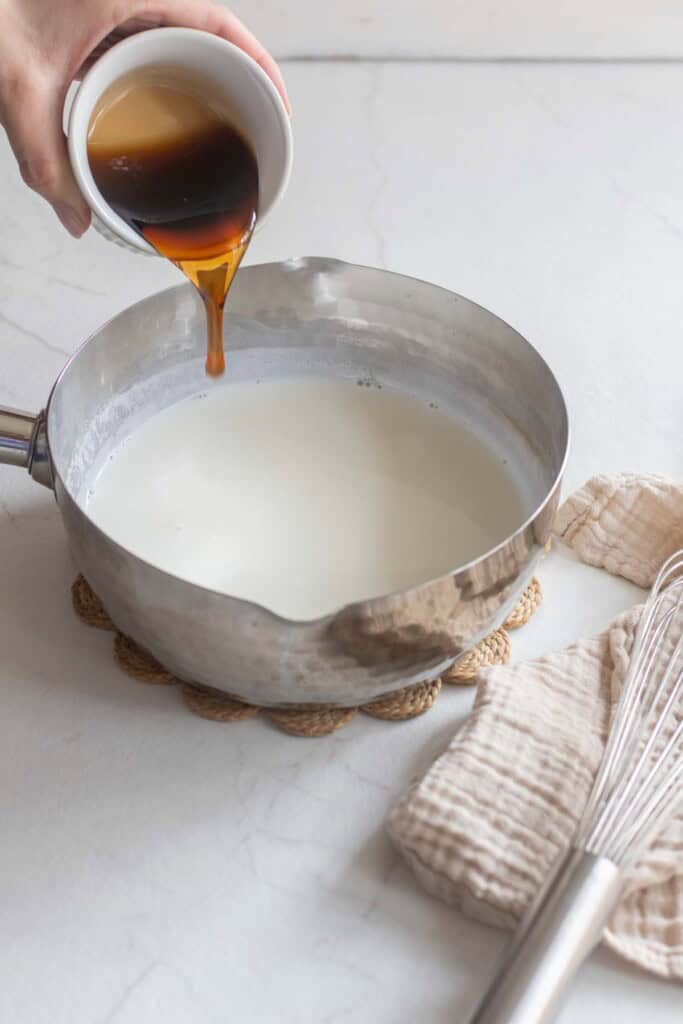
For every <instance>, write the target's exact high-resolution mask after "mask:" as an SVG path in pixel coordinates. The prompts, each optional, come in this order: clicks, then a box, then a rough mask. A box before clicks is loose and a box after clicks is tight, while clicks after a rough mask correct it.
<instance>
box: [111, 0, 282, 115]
mask: <svg viewBox="0 0 683 1024" xmlns="http://www.w3.org/2000/svg"><path fill="white" fill-rule="evenodd" d="M136 15H137V16H136V17H135V18H131V19H130V21H129V22H125V23H124V24H123V25H121V26H120V28H121V29H124V30H125V29H127V28H128V26H130V31H132V32H135V31H139V30H140V28H141V27H148V28H149V27H152V26H153V25H156V26H159V25H179V26H182V27H183V28H197V29H201V30H203V31H204V32H211V33H212V34H213V35H216V36H220V37H221V38H222V39H227V41H228V42H229V43H234V44H235V46H239V48H240V50H244V52H245V53H248V54H249V56H250V57H252V58H253V59H254V60H255V61H256V63H257V64H259V65H260V66H261V67H262V68H263V70H264V71H265V73H266V74H267V75H268V77H269V78H270V80H271V81H272V83H273V85H274V86H275V88H276V89H277V91H278V92H279V93H280V96H281V97H282V100H283V102H284V104H285V107H286V108H287V112H288V113H290V114H291V112H292V108H291V106H290V103H289V98H288V96H287V89H286V87H285V82H284V79H283V77H282V74H281V72H280V69H279V67H278V66H277V63H276V61H275V60H274V58H273V57H272V56H271V55H270V54H269V53H268V51H267V50H266V48H265V47H264V46H263V45H262V44H261V43H260V42H259V41H258V39H257V38H256V36H254V35H253V34H252V33H251V32H250V31H249V29H248V28H247V27H246V25H244V24H242V22H241V21H240V20H239V18H238V17H237V16H236V15H234V14H233V13H232V11H229V10H228V9H227V8H226V7H222V6H218V5H217V4H215V3H213V2H212V0H151V2H148V3H141V4H140V5H139V6H138V7H137V9H136Z"/></svg>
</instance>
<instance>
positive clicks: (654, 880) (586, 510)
mask: <svg viewBox="0 0 683 1024" xmlns="http://www.w3.org/2000/svg"><path fill="white" fill-rule="evenodd" d="M555 532H556V535H557V536H558V537H559V538H560V539H561V540H562V541H564V542H565V543H566V544H568V545H569V546H570V547H572V548H573V549H574V551H575V552H576V553H577V555H578V556H579V557H580V558H581V559H582V560H583V561H584V562H587V563H589V564H590V565H594V566H599V567H601V568H604V569H607V570H608V571H609V572H611V573H615V574H618V575H620V576H624V577H625V578H626V579H628V580H632V581H633V582H635V583H637V584H639V585H640V586H642V587H649V586H650V585H651V584H652V583H653V581H654V578H655V576H656V573H657V571H658V569H659V567H660V565H661V564H662V562H663V561H664V560H665V559H666V558H667V557H668V556H669V555H670V554H672V553H673V552H674V551H675V550H677V549H678V548H681V547H683V486H680V485H677V484H674V483H671V482H670V481H668V480H665V479H663V478H659V477H642V476H620V477H613V478H610V477H595V478H594V479H592V480H591V481H589V483H588V484H587V485H586V486H585V487H584V488H582V489H581V490H580V491H578V492H577V493H576V494H574V495H572V496H571V497H570V498H569V499H568V501H566V502H565V504H564V505H563V507H562V508H561V510H560V513H559V517H558V521H557V523H556V526H555ZM639 614H640V609H639V608H635V609H633V610H632V611H630V612H628V613H626V614H624V615H622V616H621V617H620V618H619V619H617V621H616V622H614V623H613V624H612V625H611V626H610V627H609V628H608V629H607V630H606V631H605V632H604V633H602V634H600V635H599V636H596V637H593V638H592V639H589V640H583V641H580V642H579V643H576V644H574V645H573V646H572V647H568V648H566V649H565V650H563V651H559V652H558V653H556V654H551V655H548V656H547V657H543V658H539V659H538V660H536V661H531V662H527V663H523V664H518V665H514V666H512V667H498V668H492V669H489V670H487V671H485V672H483V673H482V674H481V676H480V678H479V680H478V683H479V686H478V691H477V696H476V700H475V703H474V708H473V710H472V714H471V715H470V717H469V719H468V720H467V722H466V723H465V725H464V726H463V727H462V728H461V730H460V731H459V732H458V733H457V735H456V736H455V737H454V739H453V741H452V742H451V745H450V746H449V748H448V750H447V751H446V752H445V754H443V755H442V756H441V757H440V758H439V759H438V760H437V761H436V762H435V763H434V764H433V765H432V767H431V768H430V769H429V771H428V772H427V774H426V776H425V777H424V778H423V779H422V780H421V781H420V782H417V783H416V784H415V785H414V786H413V787H412V788H411V789H410V790H409V791H408V792H407V793H406V794H405V795H404V796H403V798H402V799H401V800H400V801H399V803H398V804H397V806H396V807H395V808H394V810H393V812H392V814H391V817H390V820H389V832H390V834H391V836H392V838H393V839H394V841H395V842H396V844H397V845H398V847H399V848H400V850H401V851H402V852H403V854H404V855H405V857H406V858H407V860H408V861H409V863H410V864H411V866H412V868H413V870H414V871H415V874H416V875H417V877H418V879H419V880H420V882H422V884H423V885H424V886H425V888H426V889H428V890H429V891H430V892H431V893H433V894H434V895H435V896H438V897H440V898H441V899H444V900H446V901H447V902H449V903H452V904H454V905H455V906H457V907H459V908H460V909H461V910H462V911H463V912H464V913H466V914H468V915H469V916H470V917H473V918H476V919H478V920H480V921H484V922H487V923H492V924H497V925H500V926H503V927H512V926H513V925H514V924H515V923H516V921H517V920H518V919H519V917H520V916H521V915H522V913H523V912H524V910H525V909H526V907H527V905H528V904H529V902H530V901H531V899H532V897H533V896H534V894H535V892H536V891H537V889H538V888H539V886H540V885H541V884H542V882H543V881H544V879H545V878H546V876H547V874H548V872H549V870H550V868H551V866H552V864H553V861H554V860H555V858H556V857H557V854H558V852H559V851H560V849H561V848H563V847H566V846H567V845H568V844H569V842H570V840H571V837H572V835H573V832H574V828H575V825H576V824H577V822H578V819H579V817H580V815H581V812H582V810H583V808H584V806H585V803H586V800H587V797H588V793H589V791H590V788H591V784H592V781H593V778H594V775H595V772H596V769H597V766H598V763H599V761H600V757H601V754H602V750H603V746H604V738H605V732H606V729H607V726H608V723H609V718H610V709H611V707H612V705H613V702H614V701H615V700H616V698H617V696H618V694H619V691H620V688H621V684H622V681H623V678H624V673H625V671H626V667H627V665H628V659H629V651H630V648H631V643H632V640H633V632H634V626H635V624H636V623H637V621H638V616H639ZM604 941H605V942H606V943H607V945H608V946H610V947H611V948H612V949H613V950H615V951H616V952H617V953H619V954H620V955H621V956H623V957H624V958H625V959H626V960H630V961H631V962H632V963H635V964H638V965H639V966H641V967H643V968H645V969H646V970H649V971H652V972H653V973H654V974H658V975H661V976H662V977H665V978H677V979H681V980H683V813H680V814H679V815H678V817H677V818H675V819H674V820H673V821H672V822H671V824H670V825H669V826H668V827H667V829H666V831H665V834H664V835H663V836H661V837H660V839H658V841H657V842H656V844H655V845H654V847H653V848H652V849H651V851H650V852H649V854H648V855H647V856H646V857H645V858H644V860H643V861H642V862H641V863H640V864H639V865H638V866H637V867H636V868H635V869H634V870H633V871H632V874H631V877H630V882H629V887H628V889H627V892H626V895H625V897H624V899H623V901H622V902H621V904H620V906H619V907H618V908H617V910H616V911H615V912H614V914H613V915H612V918H611V920H610V922H609V927H608V928H607V930H606V932H605V935H604Z"/></svg>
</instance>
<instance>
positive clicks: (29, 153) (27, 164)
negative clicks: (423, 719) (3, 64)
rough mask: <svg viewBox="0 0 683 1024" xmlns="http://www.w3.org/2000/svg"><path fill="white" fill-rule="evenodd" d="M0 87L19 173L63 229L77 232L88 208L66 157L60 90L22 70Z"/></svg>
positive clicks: (87, 217) (85, 221)
mask: <svg viewBox="0 0 683 1024" xmlns="http://www.w3.org/2000/svg"><path fill="white" fill-rule="evenodd" d="M2 89H3V95H2V110H3V112H4V116H3V123H4V126H5V130H6V132H7V136H8V138H9V141H10V145H11V146H12V149H13V151H14V155H15V156H16V158H17V162H18V164H19V170H20V171H21V176H22V178H23V179H24V181H25V182H26V184H27V185H28V186H29V188H32V189H33V191H34V192H37V193H38V194H39V195H41V196H43V198H44V199H47V201H48V202H49V203H50V204H51V205H52V207H53V209H54V211H55V213H56V214H57V216H58V217H59V219H60V221H61V222H62V224H63V225H64V227H65V228H66V229H67V231H68V232H69V233H70V234H72V235H73V236H74V237H75V238H80V236H81V235H82V234H83V232H84V231H86V230H87V228H88V226H89V224H90V209H89V207H88V204H87V203H86V201H85V200H84V199H83V197H82V195H81V193H80V191H79V189H78V186H77V184H76V181H75V179H74V176H73V173H72V171H71V165H70V163H69V157H68V152H67V148H66V140H65V139H64V135H63V133H62V128H61V125H62V102H63V97H62V93H61V90H60V89H59V88H57V87H56V86H54V85H51V84H50V83H49V82H47V81H43V80H41V79H36V78H31V77H30V76H28V75H22V74H21V73H19V74H17V75H15V76H9V77H7V78H5V80H4V81H3V87H2Z"/></svg>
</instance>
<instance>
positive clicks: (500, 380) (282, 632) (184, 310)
mask: <svg viewBox="0 0 683 1024" xmlns="http://www.w3.org/2000/svg"><path fill="white" fill-rule="evenodd" d="M204 332H205V325H204V317H203V311H202V309H201V307H200V305H199V303H198V301H197V298H196V296H195V293H194V291H193V290H192V288H191V287H190V286H189V285H181V286H180V287H177V288H172V289H170V290H169V291H166V292H162V293H161V294H159V295H153V296H152V297H150V298H148V299H145V300H144V301H142V302H139V303H138V304H137V305H135V306H132V307H131V308H130V309H127V310H125V311H124V312H123V313H121V314H119V315H118V316H116V317H115V318H114V319H113V320H111V321H110V322H109V323H108V324H106V325H105V326H104V327H103V328H101V330H99V331H97V333H96V334H94V335H93V336H92V337H91V338H90V339H89V341H87V342H86V343H85V344H84V345H83V346H82V347H81V348H80V349H79V350H78V351H77V352H76V353H75V355H74V356H73V357H72V358H71V360H70V361H69V363H68V364H67V366H66V368H65V369H64V371H63V372H62V374H61V375H60V377H59V379H58V380H57V383H56V384H55V386H54V388H53V391H52V394H51V395H50V398H49V401H48V404H47V408H46V410H45V411H44V412H42V413H40V414H39V415H38V416H30V415H28V414H25V413H17V412H14V411H11V410H0V462H6V463H11V464H14V465H17V466H24V467H26V468H28V470H29V471H30V472H31V474H32V475H33V476H34V478H35V479H36V480H38V481H39V482H40V483H42V484H45V485H47V486H48V487H52V488H53V489H54V492H55V496H56V498H57V504H58V506H59V509H60V512H61V514H62V518H63V520H64V524H65V526H66V531H67V534H68V536H69V540H70V542H71V547H72V549H73V553H74V557H75V559H76V562H77V564H78V566H79V568H80V570H81V572H82V573H83V574H84V576H85V577H86V579H87V580H88V581H89V582H90V584H91V586H92V587H93V588H94V590H95V591H96V592H97V593H98V594H99V596H100V597H101V599H102V601H103V602H104V605H105V607H106V608H107V611H108V612H109V614H110V615H111V617H112V619H113V620H114V622H115V623H116V625H117V626H118V628H119V629H120V630H121V631H122V632H123V633H125V634H127V635H128V636H130V637H132V638H133V639H134V640H136V641H137V642H138V643H139V644H141V645H142V646H143V647H144V648H146V649H147V650H148V651H150V652H151V653H152V654H153V655H154V656H155V657H156V658H158V659H159V661H160V662H162V664H164V665H165V666H167V667H168V668H169V669H170V670H171V671H172V672H174V673H175V674H176V675H177V676H179V677H180V678H182V679H186V680H192V681H196V682H199V683H203V684H205V685H208V686H213V687H215V688H217V689H219V690H224V691H226V692H227V693H231V694H234V695H236V696H238V697H240V698H242V699H243V700H246V701H251V702H254V703H257V704H264V705H283V704H288V703H322V704H336V705H341V706H351V705H357V704H362V703H364V702H367V701H369V700H371V699H372V698H374V697H376V696H379V695H381V694H384V693H388V692H390V691H392V690H395V689H398V688H400V687H403V686H406V685H409V684H411V683H416V682H419V681H421V680H423V679H427V678H430V677H433V676H435V675H437V674H438V673H439V672H441V671H443V670H444V669H445V668H446V667H448V666H450V665H451V664H452V663H453V662H454V661H455V659H456V658H458V657H459V656H460V655H461V654H462V653H463V652H464V651H466V650H467V649H468V648H469V647H471V646H472V645H473V644H474V643H476V641H477V640H479V639H480V638H481V637H482V636H483V635H484V634H486V633H487V632H488V631H490V630H491V629H492V628H494V627H495V626H497V625H498V624H499V623H500V622H501V621H502V620H503V618H504V617H505V615H506V614H507V613H508V611H509V609H510V608H511V606H512V605H513V604H514V602H515V600H516V598H517V597H518V596H519V594H520V592H521V590H522V589H523V587H524V585H525V584H526V583H527V582H528V580H529V578H530V576H531V574H532V571H533V569H534V566H535V564H536V561H537V560H538V558H539V556H540V554H541V552H542V550H543V548H544V546H545V544H546V542H547V540H548V538H549V536H550V530H551V525H552V521H553V518H554V514H555V511H556V507H557V503H558V499H559V491H560V482H561V477H562V472H563V469H564V464H565V459H566V455H567V446H568V425H567V413H566V408H565V403H564V400H563V397H562V393H561V391H560V389H559V387H558V384H557V382H556V380H555V378H554V377H553V375H552V373H551V372H550V370H549V369H548V366H547V365H546V363H545V362H544V361H543V359H542V358H541V357H540V356H539V354H538V353H537V352H536V351H535V350H534V349H533V348H532V347H531V345H530V344H529V343H528V342H527V341H525V340H524V338H522V337H521V336H520V335H519V334H518V333H517V332H516V331H514V330H513V329H512V328H511V327H509V326H508V325H507V324H506V323H504V322H503V321H501V320H499V319H498V318H497V317H495V316H493V314H492V313H489V312H487V311H486V310H485V309H482V308H481V307H480V306H477V305H475V304H474V303H472V302H469V301H468V300H467V299H464V298H461V297H460V296H459V295H455V294H453V293H452V292H449V291H446V290H444V289H442V288H438V287H435V286H434V285H430V284H426V283H424V282H422V281H416V280H412V279H410V278H406V277H402V276H399V275H397V274H391V273H387V272H385V271H381V270H373V269H369V268H365V267H355V266H350V265H348V264H344V263H340V262H337V261H335V260H326V259H301V260H290V261H288V262H285V263H273V264H267V265H263V266H255V267H249V268H247V269H243V270H241V271H240V272H239V274H238V275H237V279H236V282H235V285H234V287H233V289H232V291H231V293H230V302H229V315H228V317H227V323H226V335H227V349H228V360H229V364H228V365H229V371H228V372H229V373H230V376H231V379H233V380H235V379H251V380H253V379H266V378H269V377H270V378H273V377H279V376H285V375H292V374H297V375H301V374H311V375H320V374H324V375H327V376H329V375H334V376H337V377H344V378H348V379H351V380H372V381H375V382H377V383H380V384H383V385H385V386H389V387H396V388H399V389H400V390H403V391H407V392H409V393H412V394H414V395H417V396H420V397H423V398H426V399H429V400H430V401H433V402H436V403H438V404H439V406H440V408H442V409H444V410H445V411H451V412H452V413H453V414H454V415H456V416H457V417H458V419H459V420H460V421H461V422H463V423H464V424H465V425H466V426H469V428H470V429H471V430H472V431H473V432H474V433H475V434H476V435H477V436H478V437H479V438H480V439H481V440H482V441H483V442H484V443H485V444H487V445H488V446H489V447H490V448H491V449H492V450H493V451H494V452H496V453H497V454H498V455H499V456H500V457H501V458H504V459H506V460H507V463H508V466H509V468H510V469H511V471H512V473H513V474H514V476H515V478H516V480H517V483H518V486H519V490H520V493H521V495H522V498H523V501H524V504H525V508H526V513H525V519H524V521H523V522H520V523H519V529H518V530H517V531H516V532H515V533H514V534H513V535H512V536H510V537H508V538H507V539H506V540H504V541H503V542H502V543H501V544H500V545H499V546H498V547H496V548H495V549H494V550H492V551H489V552H486V553H482V556H481V557H480V558H479V559H477V560H476V561H474V562H472V563H470V564H469V565H465V566H457V565H454V566H453V571H452V572H451V573H450V574H449V575H447V576H445V577H443V578H441V579H438V580H434V581H431V582H428V583H423V584H421V585H418V586H415V587H414V588H413V589H410V590H406V591H403V592H401V593H397V594H392V595H389V596H386V597H381V598H378V599H375V600H371V601H364V602H362V603H359V604H354V605H350V606H347V607H345V608H342V609H340V610H339V612H337V613H336V614H334V615H331V616H327V617H325V618H322V619H318V620H316V621H311V622H292V621H288V620H285V619H283V618H280V617H278V616H277V615H275V614H273V613H272V612H270V611H268V610H266V609H265V608H262V607H260V606H259V605H256V604H252V603H250V602H248V601H243V600H238V599H236V598H233V597H229V596H228V595H226V594H221V593H216V592H214V591H212V590H208V589H206V588H204V587H201V586H197V585H196V584H194V583H189V582H188V581H187V580H183V579H179V578H178V577H175V576H172V575H170V574H169V573H166V572H162V571H161V570H160V569H157V568H155V567H154V566H153V565H151V564H149V563H148V562H146V561H144V559H142V558H139V557H137V556H135V555H133V554H132V553H131V552H129V551H127V550H126V549H125V548H123V547H121V545H119V544H117V543H116V542H115V541H114V540H112V539H111V538H110V537H109V536H107V535H106V534H105V533H103V532H102V531H101V530H100V529H99V528H98V527H97V526H96V525H95V524H94V523H93V522H92V521H91V520H90V519H89V518H88V514H87V510H86V508H85V502H84V498H85V496H86V495H87V489H88V485H89V481H91V480H92V478H93V476H94V474H95V473H96V472H97V469H98V467H99V466H101V464H102V462H103V460H104V459H106V458H107V457H108V455H109V454H110V453H111V451H112V449H113V447H114V446H115V445H116V444H117V443H118V442H119V441H120V440H121V439H122V438H123V437H125V436H126V435H127V434H129V433H130V432H131V431H132V430H134V429H135V428H136V426H137V425H138V424H140V423H141V422H143V421H144V420H145V419H147V418H148V417H149V416H150V415H152V414H154V413H156V412H158V411H159V410H160V409H162V408H164V407H165V406H168V405H170V404H171V403H173V402H176V401H178V400H179V399H181V398H183V397H185V396H188V395H191V394H197V393H200V392H202V391H205V390H206V388H207V381H206V378H205V376H204V356H205V333H204ZM218 386H220V385H218ZM330 471H331V472H334V467H330ZM463 486H464V487H466V486H468V481H466V480H464V481H463ZM416 583H419V581H416Z"/></svg>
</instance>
